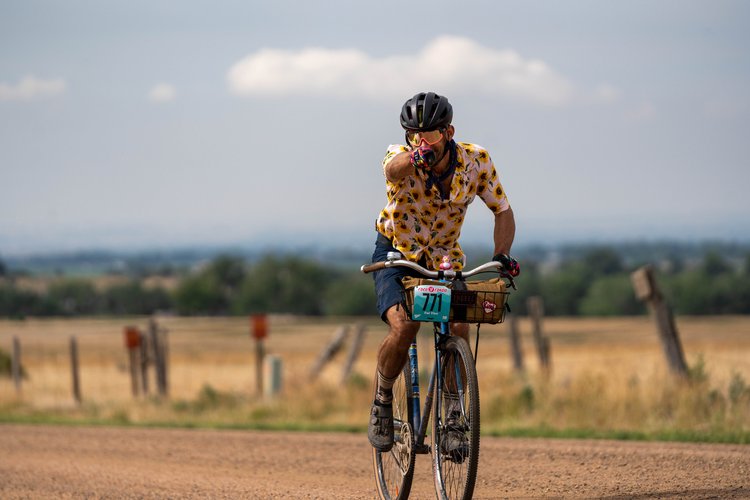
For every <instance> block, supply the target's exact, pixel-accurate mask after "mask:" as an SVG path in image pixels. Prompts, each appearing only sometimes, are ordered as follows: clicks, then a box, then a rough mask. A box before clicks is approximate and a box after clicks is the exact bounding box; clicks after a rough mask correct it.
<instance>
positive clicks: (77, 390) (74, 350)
mask: <svg viewBox="0 0 750 500" xmlns="http://www.w3.org/2000/svg"><path fill="white" fill-rule="evenodd" d="M70 370H71V375H72V382H73V399H74V400H75V402H76V403H78V404H81V379H80V377H79V371H78V341H77V340H76V338H75V336H73V337H70Z"/></svg>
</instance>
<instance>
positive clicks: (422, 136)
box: [406, 128, 445, 146]
mask: <svg viewBox="0 0 750 500" xmlns="http://www.w3.org/2000/svg"><path fill="white" fill-rule="evenodd" d="M444 131H445V129H444V128H440V129H435V130H423V131H419V130H407V131H406V142H407V143H409V145H410V146H419V145H420V144H421V143H422V141H424V142H426V143H427V145H428V146H433V145H435V144H437V143H438V142H440V139H442V138H443V132H444Z"/></svg>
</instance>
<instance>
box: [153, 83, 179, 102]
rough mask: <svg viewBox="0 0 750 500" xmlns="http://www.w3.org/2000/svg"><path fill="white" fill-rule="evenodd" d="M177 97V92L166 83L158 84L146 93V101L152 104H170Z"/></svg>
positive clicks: (172, 86)
mask: <svg viewBox="0 0 750 500" xmlns="http://www.w3.org/2000/svg"><path fill="white" fill-rule="evenodd" d="M175 97H177V90H176V89H175V88H174V85H170V84H168V83H158V84H156V85H154V86H153V87H152V88H151V90H150V91H149V92H148V99H149V100H150V101H152V102H170V101H174V99H175Z"/></svg>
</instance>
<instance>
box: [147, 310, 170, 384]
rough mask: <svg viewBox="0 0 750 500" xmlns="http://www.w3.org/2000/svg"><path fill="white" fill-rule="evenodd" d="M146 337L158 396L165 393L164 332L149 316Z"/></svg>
mask: <svg viewBox="0 0 750 500" xmlns="http://www.w3.org/2000/svg"><path fill="white" fill-rule="evenodd" d="M148 338H149V342H150V347H151V349H150V351H151V359H152V360H153V365H154V372H155V378H156V391H157V392H158V393H159V396H166V395H167V371H166V360H165V357H166V348H165V345H164V344H165V332H163V331H160V330H159V325H158V324H157V323H156V320H155V319H153V318H151V319H149V322H148Z"/></svg>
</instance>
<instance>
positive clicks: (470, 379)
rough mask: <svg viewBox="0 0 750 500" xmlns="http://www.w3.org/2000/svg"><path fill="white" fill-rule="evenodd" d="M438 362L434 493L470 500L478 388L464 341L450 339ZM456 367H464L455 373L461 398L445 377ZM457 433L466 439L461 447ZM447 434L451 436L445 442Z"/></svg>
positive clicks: (475, 460)
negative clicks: (452, 415)
mask: <svg viewBox="0 0 750 500" xmlns="http://www.w3.org/2000/svg"><path fill="white" fill-rule="evenodd" d="M440 361H441V367H442V370H441V379H442V380H440V381H438V383H436V384H435V389H434V391H435V392H434V395H435V396H434V399H433V403H432V404H433V409H432V436H433V439H432V441H433V442H432V457H433V476H434V479H435V492H436V493H437V497H438V498H440V499H443V500H454V499H470V498H471V497H472V495H473V494H474V486H475V484H476V478H477V467H478V464H479V385H478V383H477V372H476V367H475V365H474V357H473V356H472V354H471V348H470V347H469V344H468V343H467V342H466V341H465V340H464V339H462V338H461V337H450V338H448V339H447V340H446V341H445V343H444V344H443V346H442V347H441V350H440ZM457 362H458V365H457ZM456 366H459V367H463V369H459V370H458V373H459V376H460V377H461V378H462V381H463V383H462V384H461V385H462V386H465V388H464V391H463V396H462V397H460V398H459V397H458V394H456V393H458V392H460V391H456V390H455V385H457V384H454V389H452V390H451V388H449V387H448V384H449V383H450V380H449V378H450V376H449V375H448V373H449V371H452V372H453V373H454V374H455V373H456ZM453 377H456V375H453ZM456 379H457V378H454V380H456ZM451 392H452V393H453V396H452V397H451V396H450V393H451ZM457 408H458V410H457ZM455 411H458V418H449V416H448V414H449V413H450V412H455ZM454 417H455V414H454ZM456 432H458V433H459V435H463V436H465V437H463V438H461V441H460V442H461V445H460V446H457V447H453V446H452V445H454V444H455V443H456V434H455V433H456ZM449 433H454V434H452V435H451V436H450V438H448V435H449ZM464 439H465V440H466V441H464ZM448 448H450V449H448Z"/></svg>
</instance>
